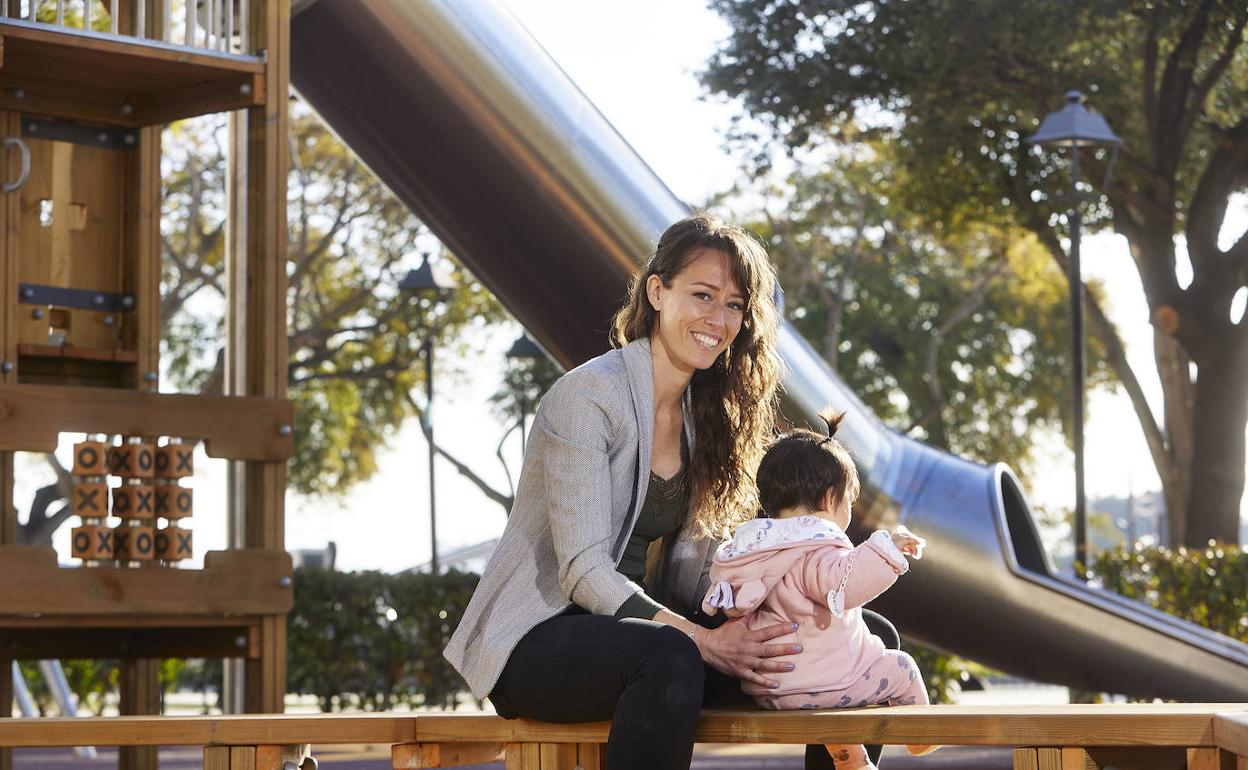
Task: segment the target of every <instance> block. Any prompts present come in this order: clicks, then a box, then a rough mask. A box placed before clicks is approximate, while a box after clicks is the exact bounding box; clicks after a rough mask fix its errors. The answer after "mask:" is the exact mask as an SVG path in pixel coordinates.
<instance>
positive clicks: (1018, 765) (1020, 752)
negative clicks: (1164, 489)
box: [204, 746, 1040, 770]
mask: <svg viewBox="0 0 1248 770" xmlns="http://www.w3.org/2000/svg"><path fill="white" fill-rule="evenodd" d="M1039 762H1040V760H1039V759H1038V758H1037V756H1036V749H1035V748H1034V747H1030V746H1028V747H1023V748H1016V749H1014V765H1013V767H1014V770H1040V764H1039ZM204 770H207V767H205V768H204Z"/></svg>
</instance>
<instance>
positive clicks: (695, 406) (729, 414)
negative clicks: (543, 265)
mask: <svg viewBox="0 0 1248 770" xmlns="http://www.w3.org/2000/svg"><path fill="white" fill-rule="evenodd" d="M704 249H710V250H712V251H718V252H720V253H722V254H724V255H725V256H727V257H728V260H729V262H730V263H731V265H732V273H733V278H734V279H735V280H736V282H737V286H738V287H740V289H741V292H742V293H743V294H744V295H745V308H744V313H743V318H742V322H741V331H740V332H739V333H738V334H737V337H736V339H734V340H733V341H732V344H731V345H730V346H729V347H728V349H727V350H726V351H724V352H723V353H721V354H720V355H719V357H718V358H717V359H715V363H714V364H712V365H711V366H710V367H709V368H707V369H702V370H699V371H696V372H694V374H693V381H692V383H691V391H692V392H691V400H692V412H693V431H694V436H695V439H696V440H695V442H694V447H693V456H692V458H691V459H690V471H691V473H690V474H689V479H690V505H691V506H692V508H693V511H694V521H695V523H696V525H697V530H698V534H699V535H701V536H703V537H712V538H721V537H723V536H724V534H725V533H726V532H727V531H728V530H730V529H731V528H733V527H735V526H736V525H737V524H740V523H741V522H743V521H746V520H748V519H751V518H753V517H754V515H755V513H756V512H757V510H758V488H757V487H756V486H755V483H754V470H755V468H757V467H758V462H759V460H760V459H761V458H762V455H763V451H764V450H765V448H766V443H767V441H768V440H769V439H770V438H771V436H772V434H773V432H774V426H775V414H776V404H775V402H776V387H777V385H778V383H779V381H780V363H779V359H778V357H777V355H776V333H777V328H778V325H779V321H778V313H777V311H776V303H775V287H776V276H775V271H774V270H773V269H772V266H771V263H770V262H769V261H768V259H767V251H766V249H765V248H764V246H763V244H762V242H761V241H760V240H759V239H758V238H757V237H756V236H754V235H753V234H751V233H749V232H748V231H746V230H744V229H743V228H741V227H739V226H737V225H733V224H728V223H725V222H724V221H722V220H720V219H719V218H718V217H715V216H712V215H710V214H695V215H693V216H691V217H687V218H685V219H682V220H680V221H679V222H677V223H676V224H674V225H672V226H671V227H669V228H667V230H666V231H665V232H664V233H663V236H662V237H661V238H659V244H658V246H657V247H656V248H655V251H654V254H653V256H651V257H650V260H649V262H647V263H646V266H645V268H644V269H643V270H641V271H640V272H639V273H637V274H636V275H634V276H633V280H632V283H631V284H630V285H629V288H628V301H627V302H626V303H625V305H624V307H622V308H620V310H619V312H617V313H616V314H615V319H614V321H613V322H612V331H611V342H612V344H613V345H615V346H616V347H623V346H624V345H626V344H627V343H629V342H632V341H633V340H635V339H640V338H642V337H649V336H650V335H651V333H652V332H653V331H654V329H655V322H656V320H657V319H658V312H657V311H655V309H654V307H653V306H652V305H651V304H650V302H649V301H648V300H647V298H646V282H647V281H648V280H649V278H650V276H652V275H657V276H658V277H659V280H661V281H662V282H663V285H664V286H668V287H670V286H671V285H672V279H674V278H675V277H676V276H677V275H678V274H679V273H680V272H681V271H682V270H684V269H685V266H686V265H687V264H689V262H690V261H691V260H692V258H693V257H694V256H696V255H697V254H698V253H699V252H701V251H702V250H704Z"/></svg>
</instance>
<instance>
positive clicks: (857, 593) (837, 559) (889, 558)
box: [801, 530, 910, 612]
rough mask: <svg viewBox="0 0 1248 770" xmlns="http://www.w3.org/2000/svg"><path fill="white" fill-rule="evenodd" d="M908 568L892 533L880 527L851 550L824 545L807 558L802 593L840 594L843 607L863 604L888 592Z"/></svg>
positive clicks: (825, 598) (815, 595)
mask: <svg viewBox="0 0 1248 770" xmlns="http://www.w3.org/2000/svg"><path fill="white" fill-rule="evenodd" d="M909 568H910V564H909V562H907V561H906V557H905V555H904V554H903V553H902V551H901V549H899V548H898V547H897V546H896V545H895V544H894V543H893V538H892V536H890V535H889V533H888V532H886V531H884V530H880V531H879V532H876V533H875V534H873V535H871V537H869V538H867V540H866V541H865V542H863V543H862V544H861V545H859V546H857V547H856V548H854V549H853V550H852V551H846V550H841V549H835V548H822V549H820V550H818V551H816V552H815V553H813V554H811V555H810V556H809V557H807V558H806V560H805V563H804V564H803V567H802V576H801V577H802V582H803V588H802V592H803V593H805V594H806V595H807V596H809V597H811V598H813V599H815V600H817V601H829V602H832V601H833V599H834V597H835V596H836V595H837V594H838V593H840V594H841V595H842V597H841V599H840V601H841V602H843V604H841V605H840V606H841V607H843V609H852V608H854V607H861V606H862V605H864V604H866V603H867V602H869V601H871V600H872V599H874V598H875V597H877V596H879V595H880V594H882V593H884V592H885V591H887V590H888V588H889V587H890V586H892V584H893V583H895V582H897V576H898V575H903V574H905V572H906V571H907V570H908V569H909ZM847 576H848V577H847ZM838 604H839V602H838ZM829 606H830V608H831V609H833V612H836V611H837V609H836V608H832V607H831V605H829Z"/></svg>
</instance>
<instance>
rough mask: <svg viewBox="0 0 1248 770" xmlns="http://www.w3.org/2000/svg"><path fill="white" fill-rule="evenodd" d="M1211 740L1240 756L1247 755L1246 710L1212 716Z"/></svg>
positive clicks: (1247, 714) (1247, 718)
mask: <svg viewBox="0 0 1248 770" xmlns="http://www.w3.org/2000/svg"><path fill="white" fill-rule="evenodd" d="M1213 741H1214V744H1215V745H1217V747H1218V748H1220V749H1226V750H1227V751H1229V752H1231V753H1232V754H1236V755H1238V756H1240V757H1248V712H1239V713H1234V712H1227V713H1221V714H1217V715H1215V716H1214V718H1213Z"/></svg>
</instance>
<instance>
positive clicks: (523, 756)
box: [503, 743, 542, 770]
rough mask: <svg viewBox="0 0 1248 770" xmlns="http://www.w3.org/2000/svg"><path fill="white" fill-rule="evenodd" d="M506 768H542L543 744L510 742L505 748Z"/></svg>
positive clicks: (517, 769)
mask: <svg viewBox="0 0 1248 770" xmlns="http://www.w3.org/2000/svg"><path fill="white" fill-rule="evenodd" d="M503 766H504V768H505V770H542V752H541V746H540V744H537V743H508V744H507V746H506V749H505V750H504V760H503Z"/></svg>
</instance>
